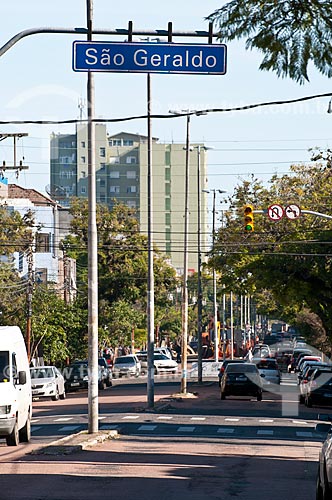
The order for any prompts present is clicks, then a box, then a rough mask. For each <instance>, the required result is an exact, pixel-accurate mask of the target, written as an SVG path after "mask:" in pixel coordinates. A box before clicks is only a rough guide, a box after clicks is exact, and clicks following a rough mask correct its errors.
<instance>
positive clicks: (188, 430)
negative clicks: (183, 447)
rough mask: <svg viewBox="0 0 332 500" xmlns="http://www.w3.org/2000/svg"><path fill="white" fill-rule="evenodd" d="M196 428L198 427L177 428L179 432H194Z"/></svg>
mask: <svg viewBox="0 0 332 500" xmlns="http://www.w3.org/2000/svg"><path fill="white" fill-rule="evenodd" d="M195 429H196V427H188V426H186V427H184V426H180V427H178V428H177V432H194V430H195Z"/></svg>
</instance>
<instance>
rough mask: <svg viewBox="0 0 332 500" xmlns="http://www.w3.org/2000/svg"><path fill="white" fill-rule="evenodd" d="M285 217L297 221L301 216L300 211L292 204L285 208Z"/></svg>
mask: <svg viewBox="0 0 332 500" xmlns="http://www.w3.org/2000/svg"><path fill="white" fill-rule="evenodd" d="M285 215H286V217H288V219H297V218H298V217H300V215H301V209H300V207H299V206H298V205H295V203H292V204H291V205H287V207H286V208H285Z"/></svg>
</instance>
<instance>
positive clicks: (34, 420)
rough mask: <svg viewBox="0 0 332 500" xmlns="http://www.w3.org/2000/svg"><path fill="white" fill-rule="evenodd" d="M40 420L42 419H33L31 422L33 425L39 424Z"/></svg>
mask: <svg viewBox="0 0 332 500" xmlns="http://www.w3.org/2000/svg"><path fill="white" fill-rule="evenodd" d="M39 420H40V418H33V419H32V420H31V423H32V424H34V423H37V422H39Z"/></svg>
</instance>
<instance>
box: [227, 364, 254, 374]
mask: <svg viewBox="0 0 332 500" xmlns="http://www.w3.org/2000/svg"><path fill="white" fill-rule="evenodd" d="M226 372H227V373H250V372H251V373H255V372H257V368H256V365H254V364H249V363H248V364H246V363H234V364H233V363H231V364H229V365H227V367H226Z"/></svg>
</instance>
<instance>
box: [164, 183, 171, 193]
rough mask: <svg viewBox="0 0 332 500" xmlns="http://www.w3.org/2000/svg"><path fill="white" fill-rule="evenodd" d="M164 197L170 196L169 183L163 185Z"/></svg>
mask: <svg viewBox="0 0 332 500" xmlns="http://www.w3.org/2000/svg"><path fill="white" fill-rule="evenodd" d="M165 195H166V196H171V185H170V183H169V182H167V183H166V184H165Z"/></svg>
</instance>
